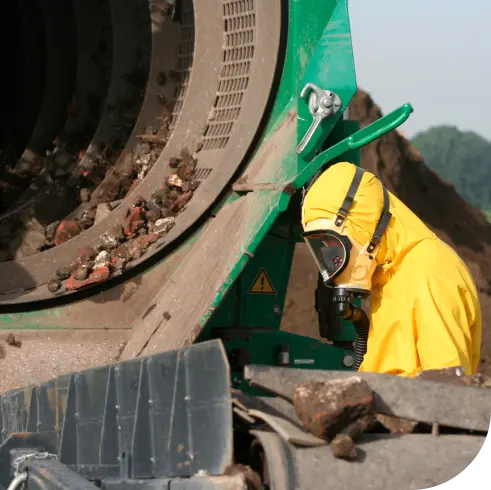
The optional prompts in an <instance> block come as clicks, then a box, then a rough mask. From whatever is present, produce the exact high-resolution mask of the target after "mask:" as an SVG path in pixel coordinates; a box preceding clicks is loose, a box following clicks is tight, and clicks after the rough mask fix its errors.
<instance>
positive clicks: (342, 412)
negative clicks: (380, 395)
mask: <svg viewBox="0 0 491 490" xmlns="http://www.w3.org/2000/svg"><path fill="white" fill-rule="evenodd" d="M293 404H294V406H295V410H296V413H297V416H298V418H299V420H300V421H301V422H302V424H303V425H304V427H305V428H306V429H308V430H309V431H310V432H311V433H312V434H314V435H315V436H317V437H319V438H321V439H325V440H327V441H331V440H333V439H334V438H335V437H336V436H337V435H338V434H341V433H343V434H347V435H349V436H350V437H352V438H353V437H356V436H357V435H359V434H361V433H363V432H364V431H366V430H368V429H369V428H370V427H371V426H373V425H374V424H375V422H376V420H375V415H374V413H373V393H372V390H371V389H370V387H369V386H368V384H367V383H366V382H365V381H364V380H362V379H361V378H360V377H359V376H352V377H349V378H345V379H334V380H329V381H318V380H310V381H307V382H305V383H301V384H299V385H298V386H297V387H296V389H295V394H294V397H293Z"/></svg>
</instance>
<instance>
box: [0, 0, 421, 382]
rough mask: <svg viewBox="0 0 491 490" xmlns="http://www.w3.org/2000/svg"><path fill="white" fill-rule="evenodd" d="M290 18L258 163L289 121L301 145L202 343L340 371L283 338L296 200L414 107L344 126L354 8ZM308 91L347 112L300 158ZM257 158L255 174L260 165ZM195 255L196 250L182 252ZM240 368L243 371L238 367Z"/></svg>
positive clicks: (341, 4)
mask: <svg viewBox="0 0 491 490" xmlns="http://www.w3.org/2000/svg"><path fill="white" fill-rule="evenodd" d="M288 16H289V19H288V39H287V52H286V58H285V62H284V66H283V73H282V78H281V81H280V84H279V88H278V92H277V96H276V101H275V104H274V107H273V109H272V112H271V114H270V117H269V121H268V124H267V127H266V130H265V131H264V134H263V136H262V139H261V142H260V144H259V145H258V147H257V150H256V153H255V155H256V156H257V155H258V153H260V151H261V147H262V146H263V145H267V144H268V141H270V140H272V138H274V137H275V136H276V135H278V134H280V133H281V132H282V131H285V122H286V121H288V120H290V121H291V118H292V115H293V117H295V118H296V130H295V136H294V137H291V138H287V139H285V140H284V144H282V145H281V148H279V149H278V150H277V151H275V152H274V154H273V155H271V156H270V157H269V159H268V162H267V165H264V167H263V168H262V169H261V170H260V171H259V173H257V174H256V175H255V177H254V184H268V185H266V186H263V187H258V189H257V190H255V191H254V192H253V195H254V212H253V213H251V218H250V222H248V223H247V230H246V233H245V234H244V235H243V236H242V243H241V246H242V248H241V252H240V254H238V255H237V256H236V257H235V259H234V261H232V264H231V269H230V273H229V276H228V278H227V279H226V280H225V281H224V283H223V285H222V287H221V288H220V290H219V291H218V293H217V294H216V296H215V298H214V300H213V301H212V302H211V304H210V305H209V307H208V309H207V311H206V312H205V313H204V315H203V316H202V318H201V320H200V326H201V327H202V331H201V334H200V336H199V337H198V340H197V341H202V340H206V339H209V338H213V337H216V336H220V337H221V338H223V339H224V342H225V346H226V349H227V351H228V352H229V353H230V354H231V358H232V360H233V355H232V354H234V353H239V354H240V353H241V352H248V355H249V359H247V360H248V361H249V362H254V363H260V364H277V363H278V359H279V357H278V354H279V350H280V349H282V348H283V349H284V348H285V346H286V345H288V346H289V347H288V348H289V355H290V363H291V364H293V365H295V366H296V367H302V366H303V367H309V368H312V367H316V368H321V369H341V368H343V363H342V360H343V357H344V356H345V354H346V351H345V350H344V349H341V348H338V347H334V346H332V345H329V344H326V343H323V342H321V341H318V340H316V339H310V338H307V337H302V336H299V335H294V334H290V333H287V332H282V331H281V330H279V329H280V324H281V317H282V314H283V310H284V305H285V296H286V290H287V286H288V280H289V276H290V270H291V264H292V258H293V253H294V249H295V244H296V243H297V242H298V241H299V240H300V235H299V207H300V203H299V199H298V194H299V193H298V192H297V193H294V191H295V190H300V189H301V188H302V187H303V186H304V185H305V184H306V183H307V182H308V181H309V180H310V179H311V178H312V177H313V176H314V175H315V173H316V172H317V171H318V170H319V169H321V168H324V167H326V166H328V165H330V164H332V163H334V162H336V161H339V160H349V161H352V162H355V163H358V162H359V153H358V150H359V148H361V147H362V146H364V145H366V144H368V143H370V142H371V141H373V140H374V139H376V138H378V137H380V136H382V135H383V134H385V133H387V132H389V131H391V130H393V129H395V128H397V127H398V126H399V125H400V124H402V123H403V122H405V121H406V119H407V118H408V117H409V115H410V113H411V112H412V107H411V106H410V105H409V104H407V105H405V106H402V107H400V108H399V109H398V110H396V111H394V112H393V113H391V114H389V115H387V116H385V117H384V118H382V119H380V120H378V121H376V122H375V123H373V124H371V125H370V126H368V127H366V128H364V129H361V130H359V128H358V127H357V125H355V124H354V123H352V122H350V121H346V120H343V119H342V115H343V113H344V111H345V109H346V108H347V107H348V105H349V103H350V101H351V99H352V98H353V96H354V94H355V92H356V90H357V85H356V76H355V67H354V60H353V49H352V43H351V31H350V24H349V13H348V6H347V0H290V2H289V12H288ZM309 82H310V83H314V84H315V85H317V86H318V87H320V88H322V89H326V90H331V91H333V92H335V93H336V94H337V95H339V97H340V98H341V101H342V108H341V110H340V111H339V112H338V113H337V114H335V115H333V116H331V117H330V118H327V119H325V120H324V121H323V123H322V124H321V125H320V127H319V128H318V129H317V131H316V133H315V134H314V136H313V138H312V139H311V141H310V142H309V144H308V146H307V147H306V149H305V151H304V152H303V153H302V154H301V155H298V154H297V151H296V149H297V145H298V143H299V142H300V140H301V139H302V137H303V136H304V134H305V133H306V131H307V130H308V128H309V126H310V124H311V121H312V116H311V115H310V113H309V110H308V103H307V100H302V99H301V98H300V96H299V94H300V92H301V89H302V88H303V87H304V86H305V84H306V83H309ZM288 128H289V127H288ZM254 158H255V156H253V158H252V159H251V162H250V165H249V166H251V165H252V164H254ZM246 172H247V169H246ZM272 184H275V185H272ZM292 195H293V197H292ZM242 198H243V196H242V195H241V194H240V193H235V192H231V193H230V195H229V196H228V197H227V198H226V199H225V200H224V202H223V203H221V204H220V206H218V207H217V213H219V212H220V208H222V207H224V206H227V205H228V204H230V203H232V202H234V201H236V200H238V199H242ZM197 235H199V232H198V234H197ZM189 246H190V243H189V242H188V243H186V244H185V245H183V247H189ZM232 265H233V266H232ZM262 271H265V273H266V275H267V281H269V282H271V283H272V285H273V287H274V291H273V292H272V293H271V292H270V294H257V293H254V292H251V286H252V285H253V284H254V282H255V281H256V280H257V279H258V277H259V274H260V273H261V272H262ZM61 309H63V308H61ZM59 310H60V309H56V310H53V309H50V310H45V311H37V312H36V311H33V312H29V313H25V314H21V315H24V316H25V315H29V318H24V317H23V318H17V317H18V316H19V315H11V314H3V315H0V328H15V325H20V324H22V325H23V328H50V324H51V323H50V322H52V321H53V319H54V318H56V317H58V316H59V315H60V314H61V313H60V312H59ZM14 317H15V318H14ZM67 328H69V325H68V326H67ZM227 332H228V333H227ZM352 338H353V330H352V327H350V326H349V325H346V328H345V329H343V331H342V333H341V337H340V339H338V340H350V339H352ZM236 364H237V365H240V359H238V362H237V363H236ZM233 376H234V380H235V381H234V383H235V385H236V386H240V387H244V383H243V381H242V377H241V374H240V369H235V370H233Z"/></svg>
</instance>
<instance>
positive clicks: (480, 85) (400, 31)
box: [349, 0, 491, 140]
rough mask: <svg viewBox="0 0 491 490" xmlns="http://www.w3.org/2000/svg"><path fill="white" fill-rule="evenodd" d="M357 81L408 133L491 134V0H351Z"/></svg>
mask: <svg viewBox="0 0 491 490" xmlns="http://www.w3.org/2000/svg"><path fill="white" fill-rule="evenodd" d="M349 9H350V20H351V32H352V39H353V49H354V53H355V66H356V72H357V81H358V86H359V87H360V88H362V89H364V90H366V91H368V92H369V93H370V94H371V95H372V97H373V99H374V101H375V102H376V103H377V104H378V105H379V106H381V108H382V110H383V112H384V113H387V112H390V111H391V110H393V109H396V108H397V107H399V106H400V105H402V104H405V103H406V102H410V103H411V104H412V105H413V107H414V113H413V114H412V115H411V117H410V118H409V120H408V121H407V122H406V123H405V124H404V126H402V127H401V129H402V130H403V131H404V133H405V134H406V135H407V136H409V137H412V136H414V134H415V133H417V132H418V131H424V130H425V129H428V128H429V127H431V126H436V125H440V124H450V125H454V126H457V127H458V128H459V129H460V130H472V131H475V132H477V133H479V134H481V135H482V136H484V137H486V138H488V139H489V140H491V26H490V24H491V0H467V1H466V0H349Z"/></svg>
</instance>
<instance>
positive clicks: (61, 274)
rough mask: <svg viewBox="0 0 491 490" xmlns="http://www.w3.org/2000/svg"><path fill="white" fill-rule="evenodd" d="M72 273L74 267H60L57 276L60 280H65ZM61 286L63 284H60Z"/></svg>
mask: <svg viewBox="0 0 491 490" xmlns="http://www.w3.org/2000/svg"><path fill="white" fill-rule="evenodd" d="M71 273H72V269H71V268H70V267H60V268H59V269H57V270H56V277H57V278H58V279H59V280H60V281H65V280H66V279H68V278H69V277H70V274H71ZM60 287H61V284H60Z"/></svg>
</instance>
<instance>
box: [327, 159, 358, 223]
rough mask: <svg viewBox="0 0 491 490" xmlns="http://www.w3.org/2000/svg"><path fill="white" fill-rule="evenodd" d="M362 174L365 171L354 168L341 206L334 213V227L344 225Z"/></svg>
mask: <svg viewBox="0 0 491 490" xmlns="http://www.w3.org/2000/svg"><path fill="white" fill-rule="evenodd" d="M364 173H365V171H364V170H363V169H362V168H360V167H356V172H355V176H354V177H353V181H352V182H351V185H350V187H349V189H348V192H347V194H346V197H345V198H344V201H343V204H341V207H340V208H339V209H338V212H337V213H336V221H335V222H334V223H335V224H336V226H341V225H342V224H343V223H344V220H345V219H346V216H348V212H349V209H350V208H351V206H352V205H353V199H354V198H355V194H356V192H357V191H358V187H360V183H361V179H362V178H363V174H364Z"/></svg>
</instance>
